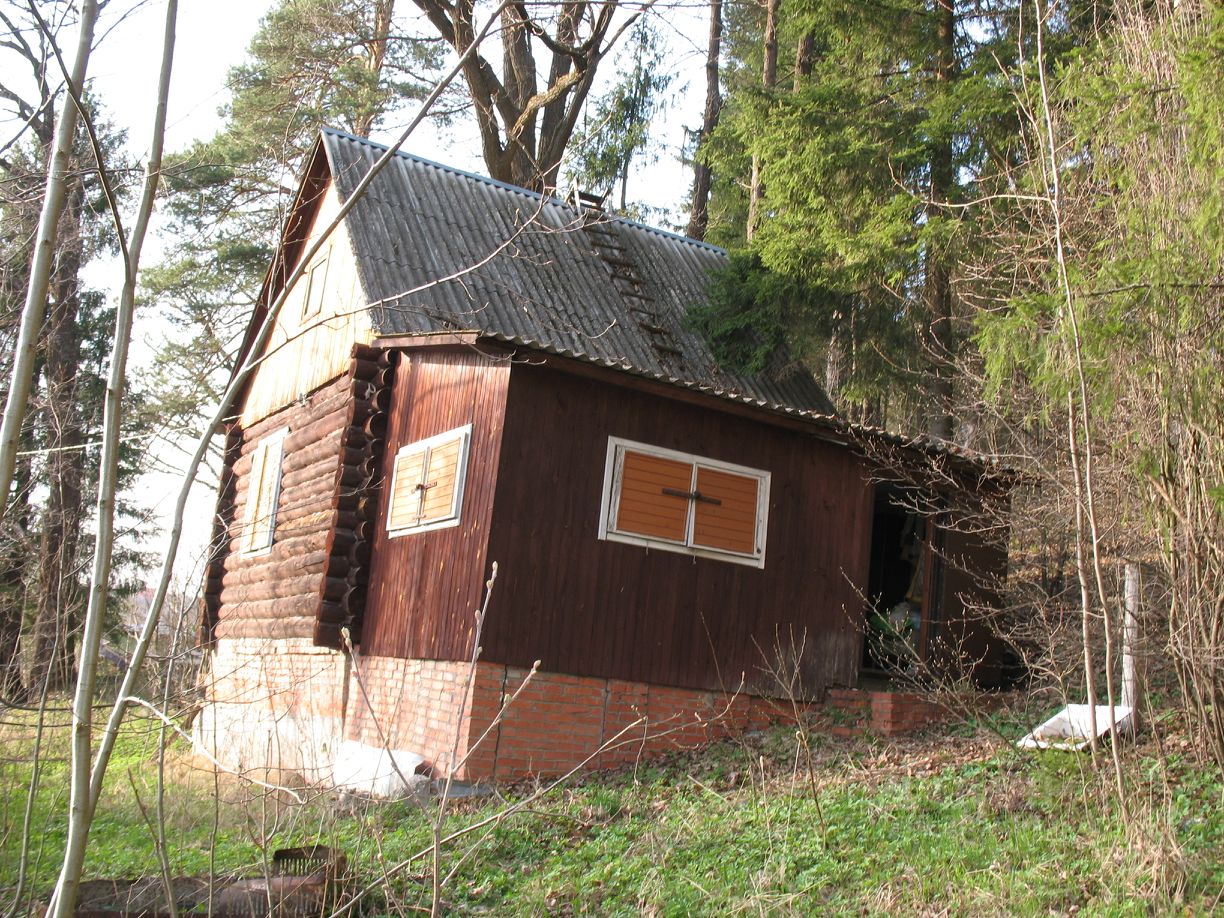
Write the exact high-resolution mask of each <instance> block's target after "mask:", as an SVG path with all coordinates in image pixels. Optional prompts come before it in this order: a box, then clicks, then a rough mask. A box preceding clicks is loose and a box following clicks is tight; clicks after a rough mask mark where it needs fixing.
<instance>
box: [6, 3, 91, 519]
mask: <svg viewBox="0 0 1224 918" xmlns="http://www.w3.org/2000/svg"><path fill="white" fill-rule="evenodd" d="M97 20H98V3H97V0H84V2H83V3H82V4H81V16H80V32H79V34H78V36H77V50H76V57H75V59H74V61H73V65H72V74H71V77H70V79H69V81H68V82H69V85H70V86H71V87H72V88H73V89H74V90H75V91H76V93H77V95H78V97H79V95H80V93H81V92H82V89H83V87H84V85H85V76H86V74H87V73H88V70H89V56H90V53H91V52H92V50H93V36H94V26H95V25H96V24H97ZM77 114H78V112H77V107H76V106H75V105H72V104H65V105H64V106H63V107H62V108H61V109H60V117H59V120H58V121H57V122H56V126H55V138H54V142H53V144H52V146H51V148H50V155H49V156H48V157H47V184H46V190H45V193H44V194H43V203H42V211H41V213H40V215H39V219H38V233H37V235H36V236H35V238H34V246H33V255H32V257H31V261H30V282H29V285H28V287H27V290H26V300H25V305H24V306H23V307H22V311H21V332H20V334H19V335H18V338H17V347H16V349H15V351H14V355H13V369H12V373H11V377H10V381H9V390H8V397H7V401H6V402H5V406H4V419H3V421H2V422H0V514H3V513H4V512H5V510H6V509H7V506H6V503H7V500H8V494H9V487H10V485H11V484H12V481H13V469H14V468H15V466H16V464H17V447H18V446H19V445H20V442H21V424H22V420H23V419H24V417H25V412H26V403H27V401H28V400H29V397H30V382H31V379H32V377H33V372H34V362H35V361H34V355H35V351H36V350H37V345H38V337H39V334H40V333H41V332H42V325H43V320H44V318H45V317H46V310H47V290H48V286H49V284H50V280H51V272H52V267H53V264H54V261H55V258H56V254H57V250H56V239H55V236H56V232H57V230H58V229H59V224H60V216H61V214H62V213H63V210H64V203H65V195H66V193H67V191H68V190H69V184H70V181H71V179H70V176H69V170H70V169H71V166H72V150H73V146H74V144H75V141H76V136H77Z"/></svg>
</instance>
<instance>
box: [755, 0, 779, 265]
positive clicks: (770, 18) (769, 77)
mask: <svg viewBox="0 0 1224 918" xmlns="http://www.w3.org/2000/svg"><path fill="white" fill-rule="evenodd" d="M781 7H782V0H765V36H764V44H765V54H764V60H763V62H762V64H761V86H762V87H764V88H765V89H766V91H768V90H770V89H773V87H774V86H775V85H776V84H777V82H778V13H779V11H780V9H781ZM764 196H765V182H764V180H763V179H762V178H761V156H760V154H759V153H753V154H752V179H751V183H750V184H749V186H748V226H747V230H746V235H747V237H748V241H750V242H751V241H752V237H753V236H755V235H756V231H757V226H758V224H759V223H760V220H761V200H762V199H763V198H764Z"/></svg>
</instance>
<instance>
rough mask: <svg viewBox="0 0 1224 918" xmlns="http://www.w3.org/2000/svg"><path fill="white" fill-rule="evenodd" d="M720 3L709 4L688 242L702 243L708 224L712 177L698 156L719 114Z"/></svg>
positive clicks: (713, 1) (720, 97)
mask: <svg viewBox="0 0 1224 918" xmlns="http://www.w3.org/2000/svg"><path fill="white" fill-rule="evenodd" d="M722 30H723V26H722V0H710V39H709V42H708V43H707V45H706V63H705V74H706V97H705V111H704V112H703V113H702V118H701V132H700V133H699V134H698V135H697V149H696V151H695V154H694V162H693V199H692V201H691V203H690V205H689V222H688V230H687V233H688V235H689V237H690V238H692V239H705V234H706V228H707V227H708V226H709V223H710V186H711V184H712V183H713V179H714V173H713V171H712V170H711V169H710V167H709V165H708V164H707V163H705V162H704V161H703V160H702V153H703V151H704V148H705V145H706V143H707V142H708V141H709V139H710V135H712V134H713V133H714V129H715V128H716V127H718V116H719V115H720V114H721V113H722V93H721V92H720V91H719V87H718V69H719V59H720V58H721V56H722Z"/></svg>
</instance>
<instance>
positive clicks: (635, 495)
mask: <svg viewBox="0 0 1224 918" xmlns="http://www.w3.org/2000/svg"><path fill="white" fill-rule="evenodd" d="M768 508H769V473H768V472H765V471H761V470H760V469H752V468H748V467H746V466H742V465H732V464H731V463H729V462H719V461H718V460H715V459H706V458H703V457H701V456H694V455H690V454H688V453H680V452H676V451H674V450H667V449H661V448H659V447H656V446H649V445H647V444H645V443H635V442H633V441H632V440H622V439H620V438H618V437H609V438H608V459H607V466H606V468H605V472H604V505H603V509H602V512H601V514H600V523H599V537H600V538H601V539H608V540H610V541H614V542H628V543H630V544H633V545H644V546H646V547H653V548H662V549H664V550H666V551H676V552H683V553H684V554H691V555H697V556H700V557H709V558H720V559H722V560H724V561H733V562H735V563H737V564H751V565H754V566H756V567H764V566H765V530H766V516H767V512H768Z"/></svg>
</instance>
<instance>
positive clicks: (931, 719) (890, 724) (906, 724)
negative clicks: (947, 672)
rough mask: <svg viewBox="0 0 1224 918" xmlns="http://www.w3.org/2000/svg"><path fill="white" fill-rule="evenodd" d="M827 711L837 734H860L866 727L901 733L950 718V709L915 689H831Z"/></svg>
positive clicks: (892, 734) (890, 733)
mask: <svg viewBox="0 0 1224 918" xmlns="http://www.w3.org/2000/svg"><path fill="white" fill-rule="evenodd" d="M825 712H826V714H827V715H828V719H829V720H830V721H831V726H830V727H829V731H830V732H831V733H832V734H833V735H834V736H857V735H859V734H861V733H863V732H864V731H865V730H873V731H875V732H876V733H882V734H883V735H884V736H897V735H899V734H902V733H912V732H913V731H914V730H918V729H921V728H922V727H925V726H928V725H929V724H932V723H938V722H939V721H941V720H944V719H945V718H946V717H947V711H945V710H944V709H943V708H941V707H940V706H939V705H937V704H935V703H934V702H932V701H928V700H927V699H925V698H923V697H922V696H921V695H918V694H915V693H914V692H880V691H862V690H860V689H829V691H828V692H826V693H825Z"/></svg>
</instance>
